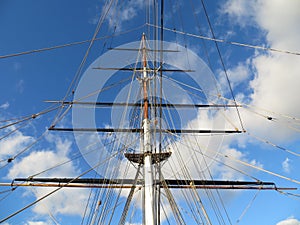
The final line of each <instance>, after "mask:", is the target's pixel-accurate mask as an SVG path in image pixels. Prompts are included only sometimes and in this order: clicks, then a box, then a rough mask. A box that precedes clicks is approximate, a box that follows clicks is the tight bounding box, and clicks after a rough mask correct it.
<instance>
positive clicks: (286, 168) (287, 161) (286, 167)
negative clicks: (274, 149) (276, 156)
mask: <svg viewBox="0 0 300 225" xmlns="http://www.w3.org/2000/svg"><path fill="white" fill-rule="evenodd" d="M290 163H291V160H290V159H289V158H286V159H285V160H284V161H283V162H282V163H281V166H282V169H283V171H284V172H286V173H289V172H290V171H291V166H290Z"/></svg>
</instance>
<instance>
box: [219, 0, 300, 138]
mask: <svg viewBox="0 0 300 225" xmlns="http://www.w3.org/2000/svg"><path fill="white" fill-rule="evenodd" d="M266 9H268V10H266ZM224 12H226V13H228V15H230V17H231V18H235V21H238V23H240V24H239V25H241V26H245V25H246V24H245V21H247V25H251V24H255V26H256V29H258V30H260V31H262V32H261V33H263V34H266V40H267V43H266V45H267V46H270V47H272V48H279V49H283V50H290V51H298V52H299V51H300V47H299V39H300V30H299V29H296V27H298V21H299V20H300V2H299V1H288V2H286V1H280V0H274V1H263V0H255V1H241V0H229V1H227V3H226V4H225V8H224ZM237 18H238V19H237ZM248 62H250V64H249V66H250V68H251V69H253V73H254V78H253V80H252V81H251V82H250V83H249V88H250V89H251V91H252V94H251V95H250V96H248V97H250V98H251V102H250V104H251V105H253V106H255V108H256V109H257V108H263V109H267V110H269V111H272V112H277V113H281V114H285V115H289V116H292V117H296V118H300V108H299V107H298V106H297V102H298V101H299V97H298V96H299V87H300V79H299V74H300V68H299V64H300V58H299V57H298V56H295V55H289V54H281V53H274V52H264V53H261V52H260V53H259V52H256V53H255V54H253V55H252V56H251V57H250V58H249V59H248ZM246 64H247V63H246ZM241 65H243V64H242V63H240V64H238V65H237V66H236V67H235V68H231V69H230V70H229V72H230V71H237V72H238V71H240V69H241ZM231 79H233V83H234V82H235V81H234V80H235V77H234V76H233V77H231ZM241 91H243V90H241ZM243 97H244V96H243ZM264 113H265V112H264ZM265 114H266V113H265ZM242 116H243V120H244V121H245V124H246V125H247V126H246V130H251V131H255V132H257V133H256V134H257V136H261V137H267V139H268V140H271V141H273V140H276V143H278V142H283V141H291V140H293V139H295V138H296V137H295V132H294V131H292V130H291V129H289V128H288V126H282V124H280V125H278V123H277V124H276V122H270V121H266V120H265V123H263V124H266V125H265V126H262V122H263V121H262V120H259V118H258V119H257V116H256V117H255V118H254V117H253V115H250V114H249V113H248V112H245V113H243V114H242ZM280 119H281V118H280ZM281 122H283V123H285V122H286V121H283V120H281ZM271 123H273V124H271ZM270 130H272V132H270Z"/></svg>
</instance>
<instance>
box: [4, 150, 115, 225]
mask: <svg viewBox="0 0 300 225" xmlns="http://www.w3.org/2000/svg"><path fill="white" fill-rule="evenodd" d="M113 156H114V155H112V156H111V157H110V158H112V157H113ZM102 163H103V162H100V163H98V164H96V165H95V166H93V167H91V168H90V169H88V170H86V171H85V172H83V173H81V174H80V175H79V176H77V177H76V178H74V179H71V180H70V181H69V182H67V183H66V184H64V185H62V186H60V187H58V188H56V189H54V190H53V191H50V192H49V193H47V194H45V195H43V196H42V197H40V198H38V199H37V200H35V201H33V202H32V203H30V204H28V205H26V206H25V207H23V208H21V209H19V210H17V211H16V212H14V213H12V214H10V215H9V216H7V217H5V218H4V219H1V220H0V223H3V222H5V221H7V220H8V219H10V218H12V217H14V216H16V215H18V214H19V213H21V212H23V211H24V210H26V209H28V208H30V207H31V206H33V205H35V204H37V203H38V202H40V201H42V200H44V199H45V198H47V197H49V196H50V195H52V194H54V193H55V192H57V191H59V190H61V189H62V188H64V187H66V186H68V184H70V183H71V182H73V181H76V180H77V179H79V178H80V177H82V176H84V175H85V174H87V173H89V172H90V171H92V170H94V169H95V168H97V167H98V166H100V165H101V164H102Z"/></svg>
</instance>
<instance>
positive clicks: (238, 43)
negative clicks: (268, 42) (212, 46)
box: [146, 24, 300, 56]
mask: <svg viewBox="0 0 300 225" xmlns="http://www.w3.org/2000/svg"><path fill="white" fill-rule="evenodd" d="M146 25H147V26H152V27H154V26H155V25H154V24H146ZM157 27H159V28H160V26H157ZM163 29H164V30H165V31H169V32H175V33H178V34H182V35H186V36H190V37H194V38H200V39H203V40H208V41H215V42H219V43H226V44H231V45H236V46H240V47H247V48H253V49H258V50H263V51H272V52H278V53H284V54H290V55H296V56H300V52H292V51H287V50H280V49H276V48H267V47H263V46H257V45H251V44H245V43H240V42H234V41H227V40H224V39H217V38H211V37H207V36H202V35H197V34H193V33H188V32H184V31H178V30H174V29H171V28H167V27H164V28H163Z"/></svg>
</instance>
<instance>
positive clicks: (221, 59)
mask: <svg viewBox="0 0 300 225" xmlns="http://www.w3.org/2000/svg"><path fill="white" fill-rule="evenodd" d="M201 3H202V7H203V9H204V13H205V16H206V19H207V22H208V25H209V28H210V31H211V34H212V36H213V38H214V39H216V38H215V33H214V30H213V28H212V25H211V22H210V19H209V16H208V13H207V10H206V7H205V4H204V0H201ZM215 45H216V48H217V51H218V55H219V58H220V61H221V64H222V67H223V71H224V73H225V76H226V80H227V83H228V86H229V89H230V93H231V96H232V99H233V101H234V104H235V107H236V111H237V114H238V117H239V121H240V124H241V128H242V130H243V131H245V129H244V125H243V122H242V118H241V115H240V111H239V109H238V106H237V103H236V101H235V97H234V94H233V89H232V86H231V83H230V80H229V77H228V74H227V69H226V67H225V63H224V60H223V57H222V55H221V51H220V48H219V45H218V42H216V41H215Z"/></svg>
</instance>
